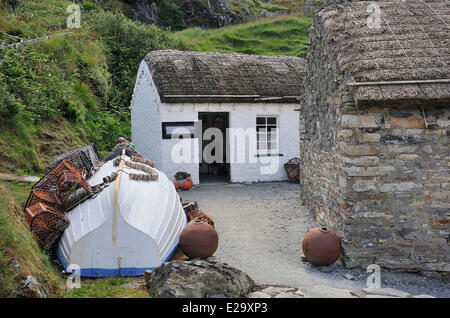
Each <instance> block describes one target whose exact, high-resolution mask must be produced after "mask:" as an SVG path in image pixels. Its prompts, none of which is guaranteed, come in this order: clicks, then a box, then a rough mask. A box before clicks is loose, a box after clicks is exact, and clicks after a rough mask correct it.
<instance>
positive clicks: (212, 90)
mask: <svg viewBox="0 0 450 318" xmlns="http://www.w3.org/2000/svg"><path fill="white" fill-rule="evenodd" d="M145 61H146V63H147V65H148V67H149V69H150V73H151V75H152V78H153V81H154V82H155V85H156V88H157V90H158V93H159V96H160V98H161V101H163V102H167V103H174V102H193V103H198V102H221V103H224V102H233V103H240V102H264V103H274V102H283V103H298V102H299V99H300V95H301V94H302V91H303V81H304V77H305V67H306V62H305V59H303V58H299V57H294V56H260V55H248V54H236V53H232V54H226V53H203V52H184V51H175V50H163V51H153V52H150V53H149V54H148V55H147V56H146V57H145Z"/></svg>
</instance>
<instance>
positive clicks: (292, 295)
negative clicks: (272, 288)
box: [275, 293, 303, 298]
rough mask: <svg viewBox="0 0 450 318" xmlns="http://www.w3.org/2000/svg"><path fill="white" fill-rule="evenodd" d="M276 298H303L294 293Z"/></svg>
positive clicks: (279, 295)
mask: <svg viewBox="0 0 450 318" xmlns="http://www.w3.org/2000/svg"><path fill="white" fill-rule="evenodd" d="M275 298H303V296H300V295H296V294H293V293H279V294H278V295H276V296H275Z"/></svg>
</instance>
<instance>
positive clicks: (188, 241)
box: [180, 218, 219, 259]
mask: <svg viewBox="0 0 450 318" xmlns="http://www.w3.org/2000/svg"><path fill="white" fill-rule="evenodd" d="M218 245H219V236H218V235H217V232H216V230H215V229H214V228H213V227H212V226H211V225H209V224H208V223H206V222H202V221H200V220H199V219H198V218H195V219H194V220H192V221H191V222H189V223H188V225H186V227H185V228H184V229H183V231H181V234H180V247H181V249H182V250H183V253H184V254H185V255H186V256H188V257H189V258H191V259H192V258H207V257H209V256H212V255H213V254H214V253H215V252H216V250H217V246H218Z"/></svg>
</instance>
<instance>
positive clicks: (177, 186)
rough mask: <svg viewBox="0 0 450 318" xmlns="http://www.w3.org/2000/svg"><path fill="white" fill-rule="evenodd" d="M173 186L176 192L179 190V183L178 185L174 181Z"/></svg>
mask: <svg viewBox="0 0 450 318" xmlns="http://www.w3.org/2000/svg"><path fill="white" fill-rule="evenodd" d="M173 185H174V186H175V189H176V190H178V189H179V188H180V183H178V182H177V181H174V182H173Z"/></svg>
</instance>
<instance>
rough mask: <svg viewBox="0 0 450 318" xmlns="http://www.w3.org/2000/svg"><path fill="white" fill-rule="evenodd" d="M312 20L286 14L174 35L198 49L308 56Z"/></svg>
mask: <svg viewBox="0 0 450 318" xmlns="http://www.w3.org/2000/svg"><path fill="white" fill-rule="evenodd" d="M311 21H312V18H311V17H307V16H304V15H286V16H281V17H276V18H267V19H261V20H258V21H256V22H251V23H246V24H240V25H233V26H228V27H224V28H220V29H208V30H204V29H200V28H192V29H187V30H183V31H179V32H175V33H173V35H172V36H173V38H174V39H176V40H181V41H183V42H185V43H189V45H190V46H189V49H190V50H194V51H201V52H225V53H228V52H238V53H248V54H260V55H295V56H306V54H307V50H308V47H307V46H306V45H304V44H303V42H308V29H309V27H310V25H311Z"/></svg>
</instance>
